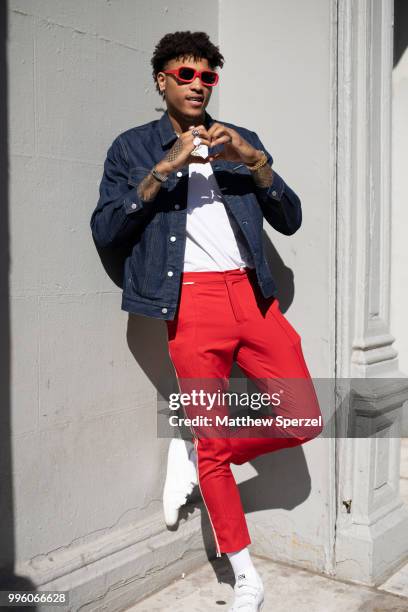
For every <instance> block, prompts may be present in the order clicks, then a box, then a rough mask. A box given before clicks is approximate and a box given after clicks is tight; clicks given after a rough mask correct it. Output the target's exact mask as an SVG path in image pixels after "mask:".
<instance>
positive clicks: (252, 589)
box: [228, 575, 264, 612]
mask: <svg viewBox="0 0 408 612" xmlns="http://www.w3.org/2000/svg"><path fill="white" fill-rule="evenodd" d="M234 595H235V599H234V603H233V605H232V607H231V608H230V609H229V611H228V612H258V611H259V610H261V609H262V606H263V603H264V589H263V584H262V581H261V579H260V578H259V579H258V584H255V583H253V582H249V580H247V579H246V578H245V575H243V576H238V579H237V581H236V583H235V586H234Z"/></svg>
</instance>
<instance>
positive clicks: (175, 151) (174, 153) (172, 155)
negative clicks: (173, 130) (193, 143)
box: [164, 140, 183, 162]
mask: <svg viewBox="0 0 408 612" xmlns="http://www.w3.org/2000/svg"><path fill="white" fill-rule="evenodd" d="M182 148H183V143H182V142H181V140H176V142H175V143H174V145H173V146H172V147H171V149H170V151H169V152H168V153H167V155H166V157H165V158H164V159H165V160H166V161H169V162H172V161H174V160H175V159H177V157H178V155H179V153H180V151H181V149H182Z"/></svg>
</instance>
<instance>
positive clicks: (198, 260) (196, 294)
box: [91, 31, 321, 612]
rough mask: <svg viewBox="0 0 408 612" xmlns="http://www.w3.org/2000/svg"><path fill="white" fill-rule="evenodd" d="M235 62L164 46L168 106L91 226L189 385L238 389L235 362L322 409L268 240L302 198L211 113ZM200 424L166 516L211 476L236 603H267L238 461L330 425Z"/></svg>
mask: <svg viewBox="0 0 408 612" xmlns="http://www.w3.org/2000/svg"><path fill="white" fill-rule="evenodd" d="M223 62H224V58H223V56H222V55H221V53H220V51H219V49H218V47H216V46H215V45H214V44H213V43H212V42H211V41H210V40H209V38H208V36H207V34H205V33H204V32H190V31H187V32H175V33H172V34H167V35H166V36H164V37H163V38H162V39H161V40H160V41H159V43H158V44H157V46H156V48H155V51H154V54H153V57H152V66H153V78H154V81H155V84H156V88H157V90H158V91H159V93H160V95H161V96H162V97H163V99H164V100H165V102H166V106H167V110H166V112H165V113H164V114H163V116H162V118H161V119H160V120H154V121H151V122H149V123H146V124H144V125H141V126H138V127H135V128H132V129H130V130H127V131H125V132H123V133H122V134H120V135H119V136H118V137H117V138H116V139H115V140H114V142H113V143H112V145H111V147H110V148H109V150H108V153H107V158H106V161H105V166H104V174H103V178H102V181H101V185H100V198H99V201H98V204H97V206H96V209H95V210H94V212H93V214H92V218H91V228H92V233H93V236H94V240H95V242H96V243H97V245H99V246H102V247H103V246H112V245H113V246H114V245H118V246H119V245H124V244H126V245H129V246H130V247H131V254H130V255H129V257H128V258H127V259H126V262H125V267H124V283H123V296H122V309H123V310H126V311H129V312H134V313H138V314H141V315H144V316H149V317H156V318H161V319H164V320H165V321H166V324H167V331H168V345H169V354H170V357H171V359H172V362H173V365H174V368H175V371H176V375H177V379H178V382H179V387H180V390H188V389H189V384H190V383H189V382H188V381H191V380H197V379H200V380H202V379H205V380H207V383H206V384H207V385H208V384H209V385H210V386H212V389H213V390H215V389H217V390H219V389H220V388H221V389H225V388H227V384H228V383H227V381H228V378H229V374H230V370H231V367H232V364H233V362H234V361H236V362H237V363H238V365H239V366H240V368H241V369H242V370H243V371H244V372H245V374H246V375H247V376H248V377H250V378H251V379H253V380H255V382H256V384H257V385H258V387H259V388H261V389H264V390H266V391H270V389H271V384H270V382H271V381H273V380H274V379H277V378H279V379H280V380H281V379H282V380H287V379H289V378H293V379H303V380H304V381H306V382H307V383H308V392H307V393H306V394H302V402H301V403H299V402H296V401H292V402H290V401H288V402H287V403H286V404H285V410H286V414H290V416H291V417H297V416H299V410H303V411H305V410H307V415H308V416H309V417H320V416H321V415H320V410H319V406H318V403H317V399H316V396H315V394H314V390H313V385H311V384H310V380H311V379H310V374H309V371H308V369H307V366H306V363H305V361H304V358H303V353H302V349H301V344H300V340H301V337H300V335H299V334H298V333H297V331H296V330H295V329H294V328H293V327H292V325H291V324H290V323H289V321H288V320H287V319H286V318H285V317H284V315H283V314H282V313H281V311H280V309H279V302H278V300H277V298H276V285H275V283H274V280H273V277H272V275H271V272H270V270H269V267H268V264H267V262H266V259H265V256H264V253H263V245H262V224H263V219H264V218H265V219H266V221H267V222H268V223H270V225H271V226H272V227H273V228H274V229H275V230H277V231H279V232H280V233H282V234H285V235H292V234H294V233H295V232H296V231H297V230H298V229H299V227H300V225H301V222H302V212H301V204H300V200H299V198H298V196H297V195H296V194H295V193H294V191H293V190H292V189H291V188H290V187H289V186H288V184H287V183H286V182H285V181H284V180H283V178H282V177H281V176H280V175H278V173H277V172H275V171H273V170H272V161H273V160H272V156H271V155H270V153H269V152H268V151H266V149H265V147H264V145H263V144H262V142H261V140H260V139H259V137H258V135H257V134H256V133H255V132H253V131H250V130H248V129H246V128H243V127H239V126H236V125H233V124H231V123H227V122H224V121H216V120H214V119H213V118H212V117H211V116H210V115H209V114H208V113H207V112H206V110H205V109H206V106H207V105H208V103H209V101H210V98H211V94H212V91H213V88H214V87H215V86H216V85H217V84H218V80H219V75H218V73H217V71H216V69H217V68H222V66H223ZM206 388H207V389H208V386H207V387H206ZM306 396H307V397H308V398H309V399H310V401H309V402H308V401H306V400H305V398H306ZM300 404H301V406H300ZM306 405H307V409H306V408H305V406H306ZM217 411H218V413H220V414H225V407H222V406H220V405H216V406H215V408H214V412H217ZM191 414H192V413H191ZM192 432H193V439H194V444H192V443H190V442H186V443H185V442H184V440H180V439H174V440H172V441H171V443H170V447H169V455H168V468H167V476H166V483H165V488H164V494H163V503H164V515H165V519H166V523H167V524H168V525H173V524H175V523H176V522H177V518H178V511H179V508H180V506H181V505H183V504H184V503H185V501H186V498H187V496H188V494H189V493H191V490H192V488H193V486H194V485H195V484H197V483H198V485H199V487H200V491H201V494H202V497H203V500H204V503H205V505H206V508H207V511H208V514H209V519H210V523H211V526H212V529H213V534H214V540H215V545H216V549H217V555H218V556H221V554H222V552H225V553H226V554H227V555H228V557H229V559H230V561H231V564H232V567H233V570H234V573H235V577H236V583H235V587H234V592H235V601H234V604H233V607H232V608H231V610H238V609H239V610H240V612H245V611H247V612H250V611H254V610H259V609H260V608H261V606H262V604H263V600H264V592H263V585H262V580H261V578H260V576H259V574H258V573H257V571H256V570H255V567H254V565H253V563H252V560H251V558H250V555H249V552H248V548H247V547H248V544H250V542H251V540H250V537H249V533H248V529H247V525H246V521H245V516H244V512H243V509H242V505H241V501H240V496H239V492H238V488H237V485H236V483H235V480H234V477H233V475H232V472H231V469H230V464H231V463H235V464H241V463H244V462H246V461H248V460H250V459H252V458H254V457H256V456H258V455H260V454H262V453H266V452H272V451H274V450H277V449H279V448H285V447H289V446H296V445H299V444H303V443H304V442H306V441H307V440H310V439H312V438H314V437H316V436H317V435H318V434H319V433H320V432H321V426H320V425H319V426H317V427H315V428H314V429H312V430H308V431H307V435H304V434H305V430H301V429H299V428H296V427H295V429H294V430H292V432H291V434H290V435H289V434H286V435H284V434H283V433H282V435H281V436H280V437H278V436H276V435H275V436H274V437H267V438H260V437H252V436H248V437H240V436H239V435H238V436H236V437H232V438H230V437H229V436H226V435H221V436H220V437H214V436H211V435H210V436H209V437H208V436H206V435H204V436H202V435H199V434H197V429H196V428H192Z"/></svg>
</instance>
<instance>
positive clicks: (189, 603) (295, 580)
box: [126, 557, 408, 612]
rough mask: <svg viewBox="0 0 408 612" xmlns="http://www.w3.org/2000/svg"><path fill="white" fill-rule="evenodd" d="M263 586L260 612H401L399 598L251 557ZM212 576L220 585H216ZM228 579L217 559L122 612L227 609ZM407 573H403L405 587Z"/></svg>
mask: <svg viewBox="0 0 408 612" xmlns="http://www.w3.org/2000/svg"><path fill="white" fill-rule="evenodd" d="M253 560H254V564H255V566H256V568H257V570H258V572H259V573H260V575H261V576H262V580H263V583H264V587H265V603H264V607H263V609H262V612H288V611H289V612H290V611H292V610H296V612H344V611H346V610H347V612H357V611H358V612H407V611H408V590H407V596H406V597H401V596H397V595H393V594H391V593H387V592H384V591H382V590H381V589H379V588H370V587H364V586H359V585H355V584H350V583H345V582H340V581H338V580H333V579H330V578H326V577H324V576H322V575H320V574H313V573H312V572H308V571H305V570H302V569H298V568H294V567H291V566H288V565H283V564H280V563H275V562H273V561H269V560H265V559H261V558H259V557H253ZM217 576H218V578H219V580H222V582H221V583H218V581H217ZM232 584H233V575H232V573H231V572H230V568H229V563H228V561H227V560H226V559H224V558H223V557H221V558H218V559H214V561H212V562H211V563H206V564H205V565H204V566H203V567H202V568H200V569H198V570H196V571H195V572H193V573H192V574H189V575H187V576H185V577H184V579H183V578H180V580H177V581H176V582H174V583H173V584H171V585H170V586H168V587H167V588H165V589H162V590H161V591H159V592H158V593H156V594H154V595H152V596H151V597H148V598H146V599H144V600H143V601H142V602H140V603H139V604H137V605H135V606H133V607H132V608H129V609H128V610H127V611H126V612H173V611H174V612H176V611H177V612H212V611H213V610H214V611H216V610H220V611H222V610H224V611H225V612H226V611H227V610H228V608H229V605H231V603H232V601H233V590H232ZM407 587H408V572H406V588H407Z"/></svg>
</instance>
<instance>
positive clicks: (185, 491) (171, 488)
mask: <svg viewBox="0 0 408 612" xmlns="http://www.w3.org/2000/svg"><path fill="white" fill-rule="evenodd" d="M190 444H191V443H190ZM187 445H188V442H186V441H185V440H182V439H180V438H173V439H172V440H171V441H170V445H169V451H168V456H167V473H166V482H165V484H164V490H163V511H164V520H165V521H166V525H167V526H168V527H172V526H173V525H175V524H176V523H177V520H178V513H179V509H180V508H181V506H183V505H184V504H185V503H186V501H187V497H188V496H189V495H190V494H191V493H192V491H193V489H194V487H195V485H197V484H198V478H197V470H196V467H195V465H194V462H193V461H191V460H190V459H189V452H188V449H187Z"/></svg>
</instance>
